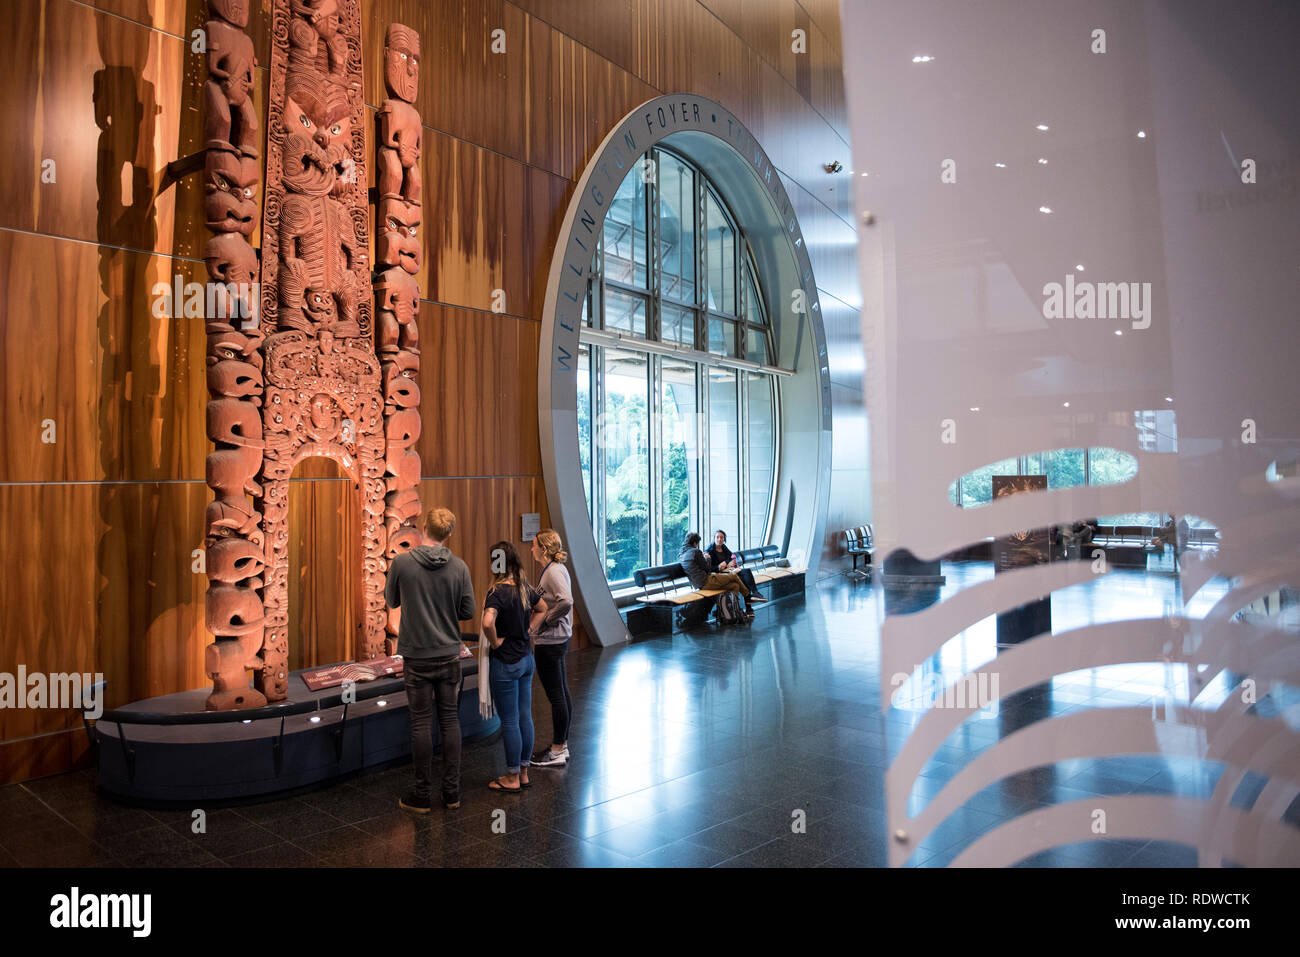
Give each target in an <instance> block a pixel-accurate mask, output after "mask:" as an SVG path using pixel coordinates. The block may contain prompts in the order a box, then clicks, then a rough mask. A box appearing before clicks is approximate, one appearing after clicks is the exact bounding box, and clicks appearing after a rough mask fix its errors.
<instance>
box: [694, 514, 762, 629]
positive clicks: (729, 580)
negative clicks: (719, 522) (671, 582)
mask: <svg viewBox="0 0 1300 957" xmlns="http://www.w3.org/2000/svg"><path fill="white" fill-rule="evenodd" d="M677 561H678V562H680V563H681V566H682V569H683V570H684V571H685V572H686V577H687V578H688V579H690V582H691V584H692V585H694V586H695V587H696V588H699V589H701V590H708V591H728V592H736V593H738V594H740V595H743V596H744V598H745V617H746V618H753V617H754V607H753V603H752V602H751V601H750V597H749V588H748V587H746V585H745V583H744V582H742V581H741V580H740V576H739V575H737V574H735V573H734V572H715V571H712V570H710V567H709V560H708V559H707V558H706V557H705V556H704V553H703V552H702V551H700V533H699V532H691V533H690V534H689V535H687V536H686V541H685V542H683V543H682V549H681V551H680V552H678V553H677ZM724 601H725V599H724Z"/></svg>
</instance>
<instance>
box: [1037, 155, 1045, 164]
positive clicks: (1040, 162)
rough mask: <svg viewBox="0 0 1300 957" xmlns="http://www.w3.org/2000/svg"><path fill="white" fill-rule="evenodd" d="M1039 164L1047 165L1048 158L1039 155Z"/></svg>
mask: <svg viewBox="0 0 1300 957" xmlns="http://www.w3.org/2000/svg"><path fill="white" fill-rule="evenodd" d="M1038 165H1039V166H1046V165H1047V160H1045V159H1043V157H1041V156H1040V157H1038Z"/></svg>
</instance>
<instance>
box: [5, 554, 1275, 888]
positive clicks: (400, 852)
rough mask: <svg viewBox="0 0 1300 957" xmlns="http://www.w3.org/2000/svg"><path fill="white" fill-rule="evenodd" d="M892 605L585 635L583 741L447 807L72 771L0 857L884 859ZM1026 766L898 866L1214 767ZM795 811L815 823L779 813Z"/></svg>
mask: <svg viewBox="0 0 1300 957" xmlns="http://www.w3.org/2000/svg"><path fill="white" fill-rule="evenodd" d="M944 570H945V572H946V573H947V575H948V578H949V584H948V585H947V586H946V588H945V591H947V592H951V591H953V590H955V589H957V588H960V587H965V586H966V585H969V584H971V583H973V582H975V581H979V580H982V579H983V578H985V577H987V576H988V575H990V574H991V573H992V572H991V568H989V566H987V565H983V564H970V565H945V569H944ZM1175 589H1176V584H1175V582H1174V580H1173V579H1172V578H1170V577H1168V576H1164V575H1159V574H1148V573H1144V572H1140V571H1134V572H1123V571H1117V572H1115V573H1113V574H1111V575H1109V576H1106V577H1105V578H1102V579H1100V580H1098V581H1096V582H1089V583H1087V584H1086V585H1081V586H1075V587H1074V588H1071V589H1066V590H1063V591H1061V592H1058V593H1057V594H1056V595H1055V596H1054V599H1053V606H1054V607H1053V614H1054V621H1055V623H1056V628H1057V630H1064V629H1065V628H1068V627H1074V626H1078V625H1081V624H1084V623H1087V622H1090V621H1101V620H1110V619H1119V618H1126V617H1133V616H1159V615H1161V614H1163V613H1166V612H1168V611H1169V610H1170V609H1171V608H1173V607H1174V606H1175V602H1176V600H1177V595H1176V592H1175ZM1212 598H1213V595H1210V596H1207V598H1206V599H1205V600H1206V601H1209V600H1212ZM882 607H883V604H882V601H881V595H880V592H879V589H878V588H877V587H876V586H873V585H871V584H869V583H850V582H848V581H846V580H844V579H843V578H837V577H832V578H827V579H824V580H823V581H822V582H821V583H820V584H818V585H815V586H812V587H810V588H809V591H808V593H807V595H806V596H805V597H804V598H793V599H787V600H785V601H781V602H779V603H775V604H773V605H770V606H763V607H761V610H760V611H759V613H758V616H757V618H756V620H755V621H754V622H753V623H752V624H750V625H748V626H732V627H730V628H726V629H722V628H719V627H718V626H715V625H712V624H710V625H708V626H705V627H703V628H701V629H699V630H698V631H695V632H693V633H690V634H682V635H674V636H671V637H662V638H653V639H647V640H641V641H638V642H637V643H635V644H632V645H630V646H625V647H622V648H611V649H605V650H602V649H599V648H590V649H584V650H582V651H578V652H574V653H573V654H572V655H571V656H570V661H569V668H570V674H571V683H572V688H573V697H574V702H575V708H576V717H575V719H574V726H573V730H572V733H571V749H572V751H573V754H574V759H573V761H572V763H571V764H570V766H569V767H568V768H566V769H564V770H546V769H536V770H534V771H533V785H534V786H533V787H532V788H531V789H530V790H529V791H527V792H525V793H523V794H520V795H501V794H497V793H494V792H490V791H488V790H487V789H486V784H487V782H488V781H489V780H490V779H491V778H492V777H494V776H495V775H496V774H498V773H500V772H501V771H503V770H504V760H503V758H502V754H501V750H500V747H499V745H495V744H494V745H485V746H482V747H478V748H475V749H470V750H467V751H466V756H465V762H464V769H463V787H464V793H465V798H464V803H463V805H462V807H461V808H460V809H459V810H458V811H451V812H447V811H443V810H442V809H441V808H438V809H435V811H434V813H432V814H430V815H428V816H426V817H415V816H412V815H409V814H407V813H405V812H403V811H401V810H400V809H398V807H397V798H398V796H399V794H400V793H402V792H403V791H404V790H405V789H406V788H407V787H408V786H409V782H410V770H409V765H408V766H405V767H397V768H392V769H389V770H385V771H379V772H375V773H371V774H367V775H364V776H361V777H357V778H354V779H352V780H350V781H348V782H345V783H341V784H337V785H335V786H333V787H330V788H328V789H325V790H321V791H317V792H314V793H311V794H307V795H305V796H299V797H294V798H290V799H287V800H281V801H275V802H271V803H267V804H261V805H256V806H250V807H242V808H237V809H223V810H216V809H214V810H210V811H208V812H207V815H206V824H207V827H206V832H205V833H194V830H193V827H192V814H191V812H189V811H170V812H160V811H147V810H140V809H130V808H123V807H120V806H117V805H115V804H112V803H111V802H108V801H106V800H104V799H102V798H100V797H98V796H97V795H96V794H95V792H94V779H93V772H90V771H83V772H77V773H72V774H67V775H59V776H56V777H51V778H46V779H41V780H36V781H30V782H27V783H24V784H18V785H10V786H7V787H4V788H0V865H6V866H15V865H24V866H42V865H45V866H59V865H66V866H80V865H126V866H217V867H220V866H250V865H252V866H358V865H361V866H365V865H389V866H421V867H426V866H431V867H440V866H523V867H535V866H607V867H621V866H644V867H660V866H690V867H713V866H722V867H753V866H759V867H770V866H831V867H836V866H850V867H868V866H881V865H884V864H885V863H886V827H885V814H884V811H883V808H884V795H883V780H884V773H885V768H886V766H887V765H888V762H889V760H890V756H891V753H892V750H891V749H893V748H896V747H897V745H898V742H899V741H900V740H901V738H902V736H903V735H905V734H906V733H907V729H908V728H909V727H910V725H911V724H912V723H913V722H914V721H915V720H916V717H917V715H916V713H915V712H912V711H908V710H905V709H902V710H900V709H896V710H892V711H890V712H889V713H888V715H885V714H882V713H881V711H880V708H879V700H880V694H879V674H878V662H879V646H878V642H879V621H880V616H881V614H882ZM993 653H994V625H993V620H992V619H991V618H990V619H986V620H985V621H982V622H980V623H979V624H977V625H976V626H974V627H972V628H971V629H969V630H968V632H966V633H963V635H961V636H958V638H955V639H954V640H953V641H952V642H950V643H949V645H948V646H946V647H945V649H944V651H943V652H942V653H941V654H940V655H939V656H937V661H936V667H938V668H939V669H940V670H942V671H943V672H944V673H945V674H947V673H952V674H953V675H954V676H955V675H956V674H960V673H961V668H962V667H963V665H970V664H979V663H981V662H982V661H984V660H986V659H987V658H989V657H991V656H992V655H993ZM1166 671H1167V672H1168V673H1166ZM1175 671H1176V669H1174V668H1169V669H1166V667H1165V666H1162V665H1153V666H1132V667H1124V668H1111V669H1105V670H1104V671H1095V672H1079V673H1075V674H1073V675H1069V676H1065V677H1064V678H1063V679H1058V680H1057V681H1055V682H1053V686H1052V694H1051V695H1050V696H1049V699H1048V700H1049V702H1050V703H1049V705H1048V706H1047V713H1062V712H1063V711H1067V710H1072V709H1075V708H1079V707H1085V706H1089V705H1096V704H1106V703H1115V702H1122V703H1133V702H1146V701H1165V700H1168V698H1169V696H1170V695H1171V694H1172V695H1174V696H1177V695H1178V694H1179V688H1180V678H1179V676H1178V675H1176V674H1174V672H1175ZM1184 691H1185V689H1184ZM1043 708H1044V706H1043V699H1042V698H1041V697H1039V698H1034V696H1025V697H1024V698H1023V699H1017V700H1016V701H1012V702H1005V703H1004V704H1003V706H1002V715H1004V716H1010V717H1015V716H1016V711H1017V709H1024V714H1023V717H1026V718H1028V717H1030V716H1031V715H1036V716H1040V717H1041V716H1042V714H1043ZM535 720H536V723H537V727H538V731H539V744H543V743H546V742H548V741H549V725H550V719H549V707H548V705H547V703H546V701H545V697H544V696H543V695H542V694H541V688H540V685H538V686H537V687H536V689H535ZM1012 724H1014V722H1012ZM1002 726H1004V722H1000V721H989V722H982V721H968V722H966V724H965V725H964V726H963V728H962V729H961V730H960V731H959V732H957V733H955V734H954V736H953V737H951V738H949V740H948V742H947V743H945V745H944V746H943V747H942V748H940V749H939V751H938V753H937V754H936V757H935V759H934V760H933V761H931V763H930V764H929V765H928V766H927V768H926V770H925V771H924V773H923V775H922V781H921V782H920V783H919V784H918V786H917V788H916V789H915V790H914V792H913V801H924V800H926V799H928V797H929V795H930V794H931V793H933V790H934V789H937V788H938V787H939V786H941V784H942V783H943V782H944V781H945V780H947V779H948V778H949V777H951V776H952V774H954V773H955V772H956V770H957V769H959V768H960V767H961V765H962V764H964V763H965V761H967V760H968V759H969V758H970V756H971V755H972V754H974V753H976V752H977V751H978V750H979V749H981V748H983V747H985V746H987V745H988V744H989V743H990V741H991V740H992V739H993V738H995V737H996V735H997V734H998V731H997V728H998V727H1002ZM1038 771H1041V772H1044V773H1041V774H1035V773H1028V774H1025V775H1022V776H1020V779H1019V780H1015V781H1012V780H1008V781H1007V782H1003V783H1002V785H1000V786H998V787H995V788H992V789H988V790H986V791H984V792H981V793H980V794H978V795H976V797H975V798H973V799H972V800H971V801H970V802H968V803H967V804H966V805H965V806H964V807H963V808H962V809H960V810H959V811H958V812H957V813H955V814H954V815H952V816H951V817H950V818H948V819H947V820H946V821H945V822H944V824H943V825H942V826H941V827H940V828H939V829H938V830H937V831H936V832H934V833H933V834H932V835H931V836H930V837H929V838H927V839H926V840H925V841H924V842H922V844H921V845H920V847H918V849H917V851H916V853H915V854H914V855H913V857H912V859H911V861H910V863H911V864H912V865H914V866H942V865H944V864H946V863H948V862H950V861H951V860H952V859H953V857H954V856H955V855H956V854H957V853H958V852H959V851H960V850H961V849H962V848H963V847H965V846H966V845H967V844H968V843H969V842H970V841H971V840H972V839H973V838H974V837H975V836H977V835H978V834H980V833H983V832H984V831H987V830H988V829H990V828H992V827H994V826H996V825H997V824H998V823H1000V822H1001V821H1003V820H1005V819H1007V818H1009V817H1011V816H1013V815H1016V814H1019V813H1022V812H1023V811H1025V810H1029V809H1032V808H1034V807H1036V806H1041V805H1047V804H1052V803H1056V802H1060V801H1066V800H1074V799H1076V798H1078V797H1080V796H1086V795H1090V794H1120V793H1124V794H1127V793H1169V792H1174V793H1184V794H1198V795H1203V794H1206V793H1208V791H1207V789H1208V788H1211V787H1213V783H1214V774H1215V771H1214V769H1213V768H1212V767H1208V766H1205V765H1181V764H1178V763H1177V762H1172V761H1164V760H1159V759H1154V758H1132V759H1115V760H1110V761H1072V762H1068V763H1063V764H1058V765H1056V766H1055V767H1054V768H1050V769H1038ZM1293 810H1294V808H1293ZM499 811H504V815H501V814H500V813H497V812H499ZM796 811H802V812H804V814H805V816H806V821H807V828H806V833H793V831H792V826H791V824H792V820H793V819H794V815H795V812H796ZM494 824H495V825H496V826H495V827H494ZM502 824H504V833H500V831H501V830H502ZM1024 863H1025V864H1028V865H1042V866H1080V865H1084V866H1124V867H1139V866H1194V865H1195V863H1196V857H1195V853H1194V852H1193V851H1191V850H1190V849H1187V848H1184V847H1180V846H1176V845H1164V844H1157V843H1153V842H1144V841H1138V842H1118V841H1112V842H1104V843H1090V844H1086V845H1073V846H1071V847H1067V848H1062V849H1057V850H1054V851H1051V852H1048V853H1045V854H1041V855H1038V856H1037V857H1035V858H1033V859H1031V860H1029V861H1026V862H1024Z"/></svg>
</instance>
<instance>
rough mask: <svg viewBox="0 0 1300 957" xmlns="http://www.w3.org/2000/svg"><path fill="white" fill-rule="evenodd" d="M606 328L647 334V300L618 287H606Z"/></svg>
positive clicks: (640, 334) (635, 333) (642, 334)
mask: <svg viewBox="0 0 1300 957" xmlns="http://www.w3.org/2000/svg"><path fill="white" fill-rule="evenodd" d="M605 328H606V329H618V330H619V331H621V332H630V333H633V334H634V335H638V336H644V335H645V300H644V299H642V298H641V297H640V296H631V295H628V294H627V293H625V292H619V291H618V290H617V289H613V288H610V287H606V289H605Z"/></svg>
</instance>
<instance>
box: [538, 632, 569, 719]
mask: <svg viewBox="0 0 1300 957" xmlns="http://www.w3.org/2000/svg"><path fill="white" fill-rule="evenodd" d="M568 651H569V642H568V639H565V641H564V643H563V644H559V645H535V646H534V648H533V658H534V659H535V660H536V661H537V676H538V677H539V678H541V679H542V687H543V688H544V689H545V690H546V698H547V700H548V701H550V702H551V734H552V737H551V744H559V743H560V742H561V741H563V742H565V743H566V744H567V743H568V741H569V722H570V721H572V720H573V699H572V698H570V697H569V674H568V672H567V671H566V670H565V667H564V656H565V655H566V654H567V653H568Z"/></svg>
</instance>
